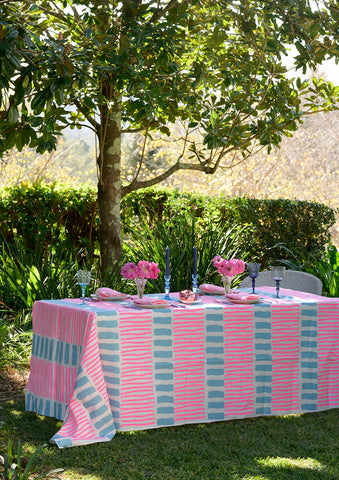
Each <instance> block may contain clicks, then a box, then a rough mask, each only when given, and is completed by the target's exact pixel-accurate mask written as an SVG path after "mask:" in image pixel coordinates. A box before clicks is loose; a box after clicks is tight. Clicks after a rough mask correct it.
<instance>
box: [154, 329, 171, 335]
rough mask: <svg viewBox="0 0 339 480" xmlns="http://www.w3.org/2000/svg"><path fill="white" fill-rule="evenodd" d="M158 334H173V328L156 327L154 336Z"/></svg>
mask: <svg viewBox="0 0 339 480" xmlns="http://www.w3.org/2000/svg"><path fill="white" fill-rule="evenodd" d="M158 335H172V330H171V329H170V328H155V329H154V336H158Z"/></svg>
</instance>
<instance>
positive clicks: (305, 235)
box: [0, 183, 336, 266]
mask: <svg viewBox="0 0 339 480" xmlns="http://www.w3.org/2000/svg"><path fill="white" fill-rule="evenodd" d="M96 195H97V192H96V189H95V188H94V187H91V186H89V185H81V186H79V187H72V186H66V185H63V184H53V185H43V184H40V183H38V184H32V185H23V186H20V187H18V186H16V187H6V188H4V189H2V190H0V218H1V230H0V233H1V234H2V236H3V238H4V239H5V240H6V241H7V242H9V243H10V242H11V241H12V240H13V239H14V238H16V239H17V238H18V237H19V238H21V239H22V240H23V241H24V243H25V246H26V248H27V249H31V250H36V249H37V248H39V249H40V251H41V252H43V251H45V250H46V248H49V246H50V245H51V246H53V245H56V244H58V245H60V244H63V245H64V246H65V248H69V247H70V246H72V247H75V248H79V249H80V248H87V249H89V250H90V251H92V252H93V251H94V249H95V247H97V239H98V224H99V219H98V216H97V202H96ZM179 215H180V216H181V217H184V218H185V219H186V220H187V222H192V221H194V222H195V226H196V228H204V224H205V223H206V222H214V223H215V228H219V227H221V226H222V227H223V228H224V226H225V224H227V225H230V226H231V225H239V224H242V225H249V226H250V231H251V233H250V237H247V238H244V239H243V241H244V242H248V243H249V244H251V248H252V249H253V254H255V255H256V256H258V255H259V257H260V260H261V261H262V263H263V266H265V265H267V264H269V262H271V261H272V260H274V259H278V258H284V255H286V253H284V251H283V250H281V249H279V248H277V247H276V245H277V244H279V243H283V244H285V245H288V247H289V249H291V250H293V249H294V248H303V249H306V250H307V251H308V252H310V253H312V254H317V252H318V253H321V252H323V251H324V249H325V247H326V245H328V244H329V242H330V240H331V236H330V230H331V227H332V226H333V225H334V223H335V220H336V219H335V212H334V210H333V209H331V208H329V207H327V206H326V205H324V204H319V203H315V202H306V201H297V200H287V199H274V200H272V199H251V198H234V199H230V198H227V197H224V196H215V197H208V196H204V195H200V194H197V193H189V192H184V193H182V192H179V191H177V190H170V189H166V188H159V187H158V188H154V187H153V188H150V189H145V190H139V191H136V192H132V193H131V194H129V195H128V196H126V197H125V198H124V199H123V201H122V205H121V218H122V232H123V233H122V234H123V238H124V239H126V240H127V239H130V240H131V241H133V230H134V229H135V228H138V226H139V225H140V220H141V219H144V220H145V221H147V223H148V224H149V225H151V226H153V228H154V229H155V230H156V225H157V222H159V221H161V222H163V223H164V224H165V225H167V226H168V228H170V226H171V222H174V221H176V219H177V218H178V216H179ZM216 253H217V252H216Z"/></svg>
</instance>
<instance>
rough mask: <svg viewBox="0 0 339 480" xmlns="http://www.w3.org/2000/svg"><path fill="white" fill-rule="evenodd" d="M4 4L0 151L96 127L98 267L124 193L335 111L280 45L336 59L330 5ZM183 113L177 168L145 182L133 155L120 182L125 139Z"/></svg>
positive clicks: (286, 1) (107, 252) (117, 239)
mask: <svg viewBox="0 0 339 480" xmlns="http://www.w3.org/2000/svg"><path fill="white" fill-rule="evenodd" d="M0 8H1V21H0V57H1V61H0V69H1V71H0V86H1V97H0V102H1V112H0V151H1V152H2V153H5V152H6V151H7V150H9V149H10V148H12V147H14V146H15V147H16V148H17V149H18V150H21V149H22V148H23V147H24V146H25V145H29V146H30V147H34V148H35V149H36V150H37V151H38V152H40V153H43V152H44V151H46V150H47V151H51V150H53V149H54V148H55V146H56V143H57V138H58V135H60V134H62V131H63V129H64V128H66V127H68V126H71V127H81V126H83V125H85V126H86V127H87V128H90V129H91V130H92V131H93V132H94V134H95V135H96V137H97V144H98V156H97V159H96V161H97V171H98V211H99V218H100V250H101V262H102V269H103V270H107V269H109V268H110V266H111V265H112V262H113V261H114V258H116V257H118V256H119V255H120V253H121V235H120V201H121V199H122V197H123V196H124V195H126V194H127V193H129V192H132V191H133V190H136V189H139V188H144V187H148V186H151V185H154V184H156V183H158V182H161V181H163V180H165V179H167V178H168V177H169V176H170V175H172V174H173V173H174V172H176V171H178V170H182V169H186V170H198V171H201V172H205V173H206V174H213V173H214V172H216V170H217V169H218V168H219V167H220V166H222V165H223V162H225V161H227V162H232V160H230V158H232V157H231V156H230V153H232V152H234V153H235V152H240V153H241V156H242V158H243V159H245V158H247V156H248V155H250V154H251V153H252V152H253V151H255V149H256V148H260V147H262V146H267V147H268V149H270V148H271V147H272V146H273V145H275V146H278V145H279V144H280V142H281V139H282V137H283V136H284V135H291V132H293V131H294V130H296V129H297V127H298V124H299V123H300V122H301V121H302V117H303V116H304V115H307V114H310V113H313V112H316V111H322V110H323V111H327V110H329V109H333V108H336V106H337V104H336V102H337V101H338V89H337V88H334V87H333V85H331V84H329V83H325V82H324V81H317V80H315V81H314V82H311V83H310V84H309V83H308V82H307V81H302V80H301V79H300V78H295V79H294V80H291V79H290V78H287V77H286V67H285V66H284V65H283V62H282V60H283V57H284V55H285V54H286V53H287V50H286V48H287V46H288V45H294V46H295V47H296V51H297V53H296V55H295V58H294V65H295V67H296V68H297V69H300V72H305V71H306V69H307V67H311V68H315V67H316V65H317V64H321V63H322V62H323V61H324V60H325V59H327V58H330V57H337V58H338V56H339V46H338V36H337V32H338V28H339V8H338V6H337V4H336V2H334V1H333V0H328V1H325V0H324V1H321V2H320V1H316V0H312V1H309V0H295V1H293V2H291V1H290V0H276V1H272V0H267V1H265V0H264V1H256V0H233V1H232V0H220V1H216V0H121V1H115V0H91V1H88V0H86V1H85V0H54V1H52V0H36V1H35V2H32V1H31V0H23V1H15V0H14V1H11V2H7V1H4V0H0ZM301 98H303V99H305V98H306V101H305V100H303V102H302V101H301ZM177 121H180V122H181V125H182V132H183V133H182V137H183V139H184V142H183V147H182V150H181V152H179V153H178V156H177V158H175V159H174V161H173V163H171V164H169V165H167V166H166V168H164V169H162V170H159V171H156V173H155V174H154V175H153V176H152V177H149V178H148V177H147V176H145V175H143V174H142V172H143V167H144V161H143V155H141V156H140V161H139V165H138V166H137V168H136V169H135V172H134V175H133V177H132V178H131V179H130V181H129V182H128V183H127V182H126V183H125V182H123V181H122V178H121V138H122V136H123V135H125V134H126V135H127V134H128V133H133V132H142V134H143V138H144V146H143V151H145V150H146V146H147V142H149V141H151V140H152V132H155V131H156V132H158V133H159V132H161V133H162V134H163V135H170V129H169V126H170V125H171V124H173V123H175V122H177ZM196 131H199V133H200V135H201V136H202V138H203V142H202V143H199V144H197V143H196V142H195V141H194V138H195V137H194V135H193V137H192V136H191V135H192V134H195V133H196ZM187 152H189V155H187ZM225 159H226V160H225Z"/></svg>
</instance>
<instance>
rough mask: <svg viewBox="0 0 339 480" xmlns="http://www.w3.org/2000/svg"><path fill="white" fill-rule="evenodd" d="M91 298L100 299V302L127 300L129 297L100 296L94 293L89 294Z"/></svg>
mask: <svg viewBox="0 0 339 480" xmlns="http://www.w3.org/2000/svg"><path fill="white" fill-rule="evenodd" d="M91 297H92V298H94V299H95V300H101V301H102V302H118V301H119V300H127V298H129V296H128V295H114V297H102V296H101V295H98V294H96V293H93V294H92V295H91Z"/></svg>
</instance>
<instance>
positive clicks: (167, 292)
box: [164, 275, 171, 300]
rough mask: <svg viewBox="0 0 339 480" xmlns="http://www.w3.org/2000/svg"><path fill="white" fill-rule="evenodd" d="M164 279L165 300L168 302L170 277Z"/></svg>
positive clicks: (166, 276) (165, 276)
mask: <svg viewBox="0 0 339 480" xmlns="http://www.w3.org/2000/svg"><path fill="white" fill-rule="evenodd" d="M164 279H165V299H166V300H169V299H170V296H169V294H170V291H171V289H170V283H171V275H164Z"/></svg>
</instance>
